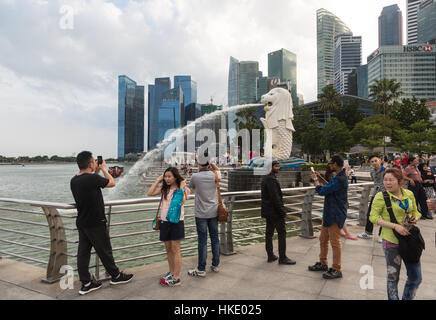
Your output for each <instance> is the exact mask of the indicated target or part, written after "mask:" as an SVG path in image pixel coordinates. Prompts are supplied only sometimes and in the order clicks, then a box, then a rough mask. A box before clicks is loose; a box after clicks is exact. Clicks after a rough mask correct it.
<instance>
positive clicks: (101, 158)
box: [97, 156, 103, 164]
mask: <svg viewBox="0 0 436 320" xmlns="http://www.w3.org/2000/svg"><path fill="white" fill-rule="evenodd" d="M97 163H98V164H102V163H103V157H102V156H98V157H97Z"/></svg>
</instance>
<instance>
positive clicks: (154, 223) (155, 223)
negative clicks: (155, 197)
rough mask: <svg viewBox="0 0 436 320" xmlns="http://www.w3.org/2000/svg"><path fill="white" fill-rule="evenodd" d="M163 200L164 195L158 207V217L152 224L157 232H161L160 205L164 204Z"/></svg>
mask: <svg viewBox="0 0 436 320" xmlns="http://www.w3.org/2000/svg"><path fill="white" fill-rule="evenodd" d="M162 198H163V195H161V197H160V201H159V206H158V207H157V212H156V217H154V220H153V223H152V228H153V230H156V231H157V230H159V228H160V219H159V213H160V205H161V204H162Z"/></svg>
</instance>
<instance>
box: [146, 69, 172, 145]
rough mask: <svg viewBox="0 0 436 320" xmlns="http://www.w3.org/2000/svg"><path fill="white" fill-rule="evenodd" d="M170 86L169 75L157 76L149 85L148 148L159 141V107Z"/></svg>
mask: <svg viewBox="0 0 436 320" xmlns="http://www.w3.org/2000/svg"><path fill="white" fill-rule="evenodd" d="M170 88H171V80H170V78H168V77H165V78H156V79H155V80H154V85H148V150H152V149H154V148H155V147H156V144H157V143H158V142H159V107H160V106H161V104H162V95H163V93H164V92H165V91H167V90H170Z"/></svg>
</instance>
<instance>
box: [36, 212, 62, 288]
mask: <svg viewBox="0 0 436 320" xmlns="http://www.w3.org/2000/svg"><path fill="white" fill-rule="evenodd" d="M42 210H43V211H44V214H45V217H46V219H47V222H48V227H49V230H50V258H49V261H48V264H47V273H46V277H45V278H44V279H42V282H46V283H54V282H56V281H59V280H60V279H61V278H62V277H63V276H64V274H61V273H60V272H59V271H60V269H61V267H62V266H63V265H68V256H67V239H66V237H65V229H64V224H63V223H62V219H61V217H60V216H59V212H58V210H57V209H56V208H54V207H42Z"/></svg>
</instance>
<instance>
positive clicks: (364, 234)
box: [357, 231, 372, 240]
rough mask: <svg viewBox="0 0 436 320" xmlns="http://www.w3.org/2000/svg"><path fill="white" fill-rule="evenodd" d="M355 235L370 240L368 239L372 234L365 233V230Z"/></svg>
mask: <svg viewBox="0 0 436 320" xmlns="http://www.w3.org/2000/svg"><path fill="white" fill-rule="evenodd" d="M357 237H358V238H360V239H366V240H370V239H372V234H368V233H366V231H364V232H363V233H361V234H358V235H357Z"/></svg>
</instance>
